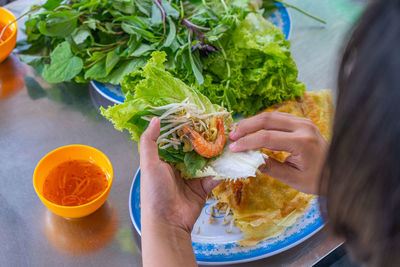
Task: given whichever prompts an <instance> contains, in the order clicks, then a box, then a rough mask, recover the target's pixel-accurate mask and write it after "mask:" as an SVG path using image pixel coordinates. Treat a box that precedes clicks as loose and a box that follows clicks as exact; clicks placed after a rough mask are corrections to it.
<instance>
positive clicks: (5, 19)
mask: <svg viewBox="0 0 400 267" xmlns="http://www.w3.org/2000/svg"><path fill="white" fill-rule="evenodd" d="M13 20H15V17H14V15H13V14H12V13H11V12H10V11H8V10H7V9H5V8H2V7H0V33H1V31H2V30H3V27H5V26H6V25H7V24H9V23H10V22H11V21H13ZM16 42H17V22H14V23H13V24H11V25H10V26H8V28H7V29H6V31H5V32H4V35H3V37H2V38H1V41H0V63H1V62H3V61H4V60H5V59H6V58H7V57H8V55H9V54H10V53H11V51H12V50H13V49H14V47H15V43H16Z"/></svg>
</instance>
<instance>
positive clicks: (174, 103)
mask: <svg viewBox="0 0 400 267" xmlns="http://www.w3.org/2000/svg"><path fill="white" fill-rule="evenodd" d="M166 56H167V55H166V53H165V52H158V51H156V52H153V53H152V57H151V58H150V60H149V61H148V62H147V64H146V65H145V66H144V67H142V68H140V69H138V70H137V71H136V72H134V73H132V74H129V75H126V76H125V77H124V80H123V83H122V86H123V88H124V91H125V92H126V100H125V102H124V103H122V104H119V105H114V106H113V107H109V108H108V109H103V108H101V112H102V114H103V115H104V116H105V117H106V118H108V119H109V120H110V121H111V122H112V123H113V124H114V127H115V128H116V129H118V130H121V131H122V130H124V129H126V130H128V131H129V133H130V134H131V136H132V139H133V140H135V141H137V142H139V140H140V136H141V134H142V133H143V132H144V131H145V130H146V128H147V127H148V124H149V120H150V119H151V117H152V116H158V117H160V120H161V133H160V136H159V138H158V140H157V143H158V144H159V156H160V157H161V158H162V159H164V160H165V161H167V162H171V163H174V164H176V168H178V169H180V170H181V171H182V172H183V173H182V175H183V176H184V177H186V178H190V177H194V176H195V174H196V172H197V171H198V170H200V169H202V168H203V167H204V166H205V165H206V163H208V162H211V161H213V160H214V159H207V158H203V157H202V156H200V155H199V154H197V153H196V152H194V151H186V150H185V151H184V142H183V140H182V138H180V137H179V136H177V135H176V134H177V131H178V130H179V129H180V128H181V127H183V126H189V125H190V127H195V126H196V123H197V122H198V121H197V122H196V120H197V119H198V118H201V119H202V122H201V123H202V124H203V125H205V123H207V120H209V119H210V118H211V117H214V116H219V117H220V118H223V121H224V125H226V127H228V126H229V125H230V124H231V123H232V122H233V120H232V117H231V114H230V113H229V112H227V111H226V110H225V109H223V108H222V107H220V106H218V105H215V104H212V103H211V102H210V100H209V99H208V98H207V97H205V96H204V95H202V94H201V93H200V92H198V91H197V90H196V89H195V88H194V87H189V86H188V85H186V84H185V83H184V82H182V81H181V80H179V79H177V78H176V77H174V76H173V75H172V74H171V73H170V72H168V71H167V70H166V69H165V67H164V63H165V61H166ZM186 111H189V112H186ZM175 114H177V115H175ZM198 115H199V116H198ZM197 125H198V124H197ZM206 127H207V126H206ZM206 127H203V128H202V129H203V132H207V131H208V130H209V129H207V128H206ZM224 134H225V133H224Z"/></svg>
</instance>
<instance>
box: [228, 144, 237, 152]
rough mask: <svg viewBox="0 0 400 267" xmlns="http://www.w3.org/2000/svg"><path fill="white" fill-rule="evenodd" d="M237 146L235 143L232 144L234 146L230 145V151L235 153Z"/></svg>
mask: <svg viewBox="0 0 400 267" xmlns="http://www.w3.org/2000/svg"><path fill="white" fill-rule="evenodd" d="M236 146H237V144H236V142H234V143H232V144H230V145H229V149H230V150H231V151H232V152H235V150H236Z"/></svg>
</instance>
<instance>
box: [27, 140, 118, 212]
mask: <svg viewBox="0 0 400 267" xmlns="http://www.w3.org/2000/svg"><path fill="white" fill-rule="evenodd" d="M70 160H87V161H90V162H93V163H95V164H97V165H98V166H99V167H100V168H101V169H102V170H103V171H104V173H105V174H106V175H107V178H108V185H107V188H106V189H105V190H104V192H103V193H102V194H101V195H100V196H99V197H97V198H96V199H94V200H92V201H91V202H89V203H86V204H83V205H79V206H61V205H57V204H55V203H53V202H51V201H49V200H47V199H46V198H45V197H44V196H43V184H44V181H45V179H46V177H47V175H48V174H49V172H50V171H51V170H52V169H53V168H55V167H57V165H59V164H61V163H63V162H65V161H70ZM112 182H113V168H112V165H111V162H110V160H109V159H108V158H107V156H106V155H104V153H103V152H101V151H99V150H97V149H95V148H93V147H90V146H85V145H69V146H63V147H60V148H57V149H55V150H53V151H51V152H50V153H48V154H47V155H46V156H44V158H42V159H41V160H40V161H39V163H38V165H37V166H36V169H35V172H34V174H33V186H34V188H35V191H36V194H37V195H38V196H39V198H40V200H41V201H42V202H43V204H44V205H45V206H46V207H47V208H49V210H51V211H52V212H54V213H55V214H57V215H60V216H62V217H66V218H81V217H84V216H87V215H89V214H91V213H93V212H95V211H96V210H97V209H99V208H100V207H101V206H102V205H103V204H104V202H105V201H106V200H107V197H108V194H109V193H110V189H111V185H112Z"/></svg>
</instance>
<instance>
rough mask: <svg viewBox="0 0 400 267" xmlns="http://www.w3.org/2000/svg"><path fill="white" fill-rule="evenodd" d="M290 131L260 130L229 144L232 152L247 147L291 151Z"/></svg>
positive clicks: (246, 148) (293, 145)
mask: <svg viewBox="0 0 400 267" xmlns="http://www.w3.org/2000/svg"><path fill="white" fill-rule="evenodd" d="M293 137H294V136H293V134H292V133H288V132H280V131H266V130H261V131H258V132H255V133H252V134H249V135H246V136H245V137H242V138H240V139H239V140H237V141H236V142H234V143H232V144H230V145H229V149H230V150H231V151H232V152H240V151H245V150H249V149H257V148H268V149H271V150H278V151H287V152H291V153H292V152H293V151H294V148H295V141H294V138H293Z"/></svg>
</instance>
